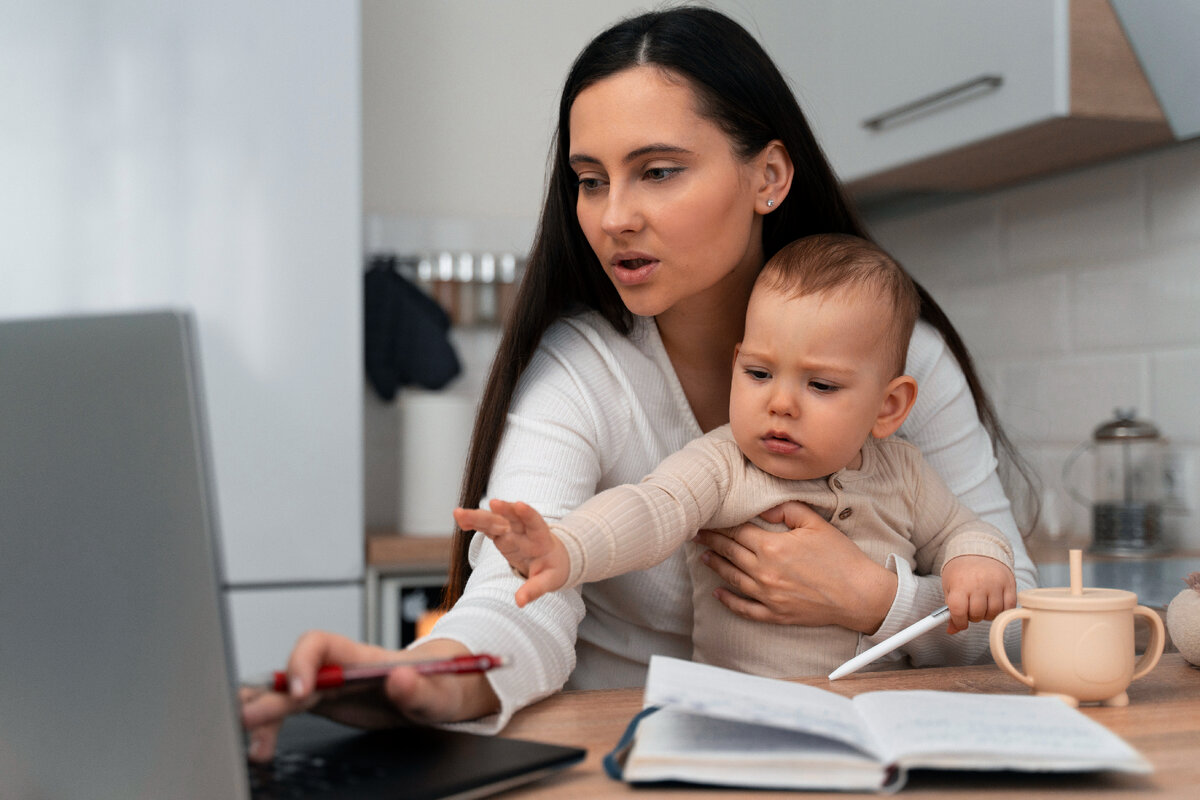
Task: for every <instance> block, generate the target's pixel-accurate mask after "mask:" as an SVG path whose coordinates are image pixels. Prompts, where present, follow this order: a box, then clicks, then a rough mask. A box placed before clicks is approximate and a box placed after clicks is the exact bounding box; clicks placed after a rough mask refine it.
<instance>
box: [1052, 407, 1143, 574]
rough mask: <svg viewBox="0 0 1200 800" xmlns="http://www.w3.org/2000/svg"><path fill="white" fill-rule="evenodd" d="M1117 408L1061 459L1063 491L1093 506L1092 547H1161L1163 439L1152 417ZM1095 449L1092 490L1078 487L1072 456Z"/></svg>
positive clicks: (1118, 550) (1116, 550)
mask: <svg viewBox="0 0 1200 800" xmlns="http://www.w3.org/2000/svg"><path fill="white" fill-rule="evenodd" d="M1136 416H1137V412H1136V411H1135V410H1134V409H1132V408H1117V409H1114V411H1113V417H1114V418H1113V419H1111V420H1109V421H1107V422H1105V423H1103V424H1101V425H1099V426H1098V427H1097V428H1096V429H1095V431H1093V432H1092V439H1091V441H1090V442H1085V443H1083V444H1081V445H1079V446H1078V447H1076V448H1075V450H1074V452H1072V453H1071V455H1070V457H1069V458H1068V459H1067V461H1066V463H1065V464H1064V465H1063V484H1064V485H1065V486H1066V488H1067V491H1068V492H1070V494H1071V496H1072V497H1074V498H1075V499H1076V500H1077V501H1079V502H1080V503H1082V504H1083V505H1084V506H1090V507H1091V511H1092V547H1091V551H1092V552H1094V553H1106V554H1111V555H1143V554H1146V553H1151V552H1154V551H1156V550H1158V549H1160V548H1161V547H1162V509H1163V503H1164V502H1165V501H1166V496H1167V482H1166V444H1167V443H1166V440H1164V439H1163V438H1162V436H1160V435H1159V432H1158V428H1156V427H1155V426H1154V424H1153V423H1151V422H1147V421H1146V420H1139V419H1137V418H1136ZM1089 451H1090V452H1092V453H1093V454H1094V467H1093V486H1094V488H1093V495H1092V497H1090V498H1088V497H1086V496H1084V495H1083V494H1082V493H1081V492H1079V491H1078V490H1076V489H1075V488H1074V486H1073V482H1072V480H1071V477H1070V472H1071V469H1072V467H1073V466H1074V464H1075V461H1076V460H1077V459H1078V458H1079V456H1081V455H1082V454H1083V453H1085V452H1089Z"/></svg>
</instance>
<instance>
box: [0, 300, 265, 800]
mask: <svg viewBox="0 0 1200 800" xmlns="http://www.w3.org/2000/svg"><path fill="white" fill-rule="evenodd" d="M201 397H202V392H201V390H200V384H199V374H198V359H197V355H196V349H195V343H194V337H193V332H192V326H191V322H190V319H189V317H188V315H187V314H185V313H176V312H162V313H159V312H154V313H138V314H119V315H110V316H89V317H72V318H58V319H45V320H20V321H11V322H0V681H2V682H0V786H3V787H4V792H3V793H4V795H5V796H6V797H18V798H23V797H54V798H76V797H79V798H84V797H87V798H142V797H144V798H152V797H153V798H161V797H181V796H188V797H222V798H224V797H244V796H245V795H246V785H247V784H246V777H245V761H244V756H243V754H242V749H241V737H240V735H239V733H238V730H239V728H238V722H237V719H236V714H237V709H236V703H235V702H234V688H233V685H232V680H231V677H230V676H231V675H232V670H231V669H230V665H231V663H232V660H231V655H232V654H231V653H230V651H229V643H228V641H227V638H226V635H225V632H224V631H225V628H224V625H223V623H224V620H223V619H222V617H221V613H222V612H223V609H224V607H223V600H222V598H221V592H220V584H221V581H220V573H219V569H220V567H219V564H220V561H219V558H218V553H217V552H215V548H216V546H217V544H216V542H217V539H216V536H215V533H216V532H215V524H216V514H215V508H214V505H213V498H212V496H211V492H212V489H211V487H212V483H211V480H210V476H209V461H208V454H207V451H206V448H207V439H206V435H205V428H204V415H203V409H202V403H201Z"/></svg>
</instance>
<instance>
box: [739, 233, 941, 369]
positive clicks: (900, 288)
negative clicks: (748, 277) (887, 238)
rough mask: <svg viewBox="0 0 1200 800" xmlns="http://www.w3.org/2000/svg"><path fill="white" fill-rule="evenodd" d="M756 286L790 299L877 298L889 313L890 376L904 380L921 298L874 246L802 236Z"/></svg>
mask: <svg viewBox="0 0 1200 800" xmlns="http://www.w3.org/2000/svg"><path fill="white" fill-rule="evenodd" d="M758 281H759V283H760V284H763V285H764V287H765V288H768V289H773V290H775V291H779V292H783V293H788V294H791V296H793V297H805V296H808V295H813V294H823V293H826V292H843V291H853V292H868V293H870V294H873V295H874V296H876V297H878V298H880V299H881V300H883V301H884V302H885V303H887V305H888V306H890V307H891V308H892V320H891V322H892V324H891V327H890V330H889V334H888V339H889V344H890V346H891V348H892V353H891V359H892V363H893V364H894V368H895V375H902V374H904V364H905V361H906V360H907V358H908V343H909V340H910V339H911V338H912V332H913V326H915V325H916V322H917V317H918V316H919V314H920V311H921V298H920V296H919V295H918V294H917V287H916V285H915V284H914V283H913V280H912V278H911V277H910V276H909V274H908V273H907V272H905V271H904V268H903V267H901V266H900V265H899V264H897V263H896V261H895V259H893V258H892V257H891V256H889V255H888V254H887V253H886V252H884V250H883V249H882V248H880V247H879V246H878V245H876V244H874V243H872V242H869V241H867V240H866V239H863V238H860V237H858V236H851V235H849V234H843V233H818V234H814V235H812V236H805V237H803V238H801V239H797V240H795V241H794V242H792V243H790V244H787V245H785V246H784V247H783V248H782V249H780V250H779V252H777V253H776V254H775V255H774V256H772V257H771V259H770V260H769V261H767V263H766V265H765V266H764V267H763V268H762V272H761V273H759V277H758Z"/></svg>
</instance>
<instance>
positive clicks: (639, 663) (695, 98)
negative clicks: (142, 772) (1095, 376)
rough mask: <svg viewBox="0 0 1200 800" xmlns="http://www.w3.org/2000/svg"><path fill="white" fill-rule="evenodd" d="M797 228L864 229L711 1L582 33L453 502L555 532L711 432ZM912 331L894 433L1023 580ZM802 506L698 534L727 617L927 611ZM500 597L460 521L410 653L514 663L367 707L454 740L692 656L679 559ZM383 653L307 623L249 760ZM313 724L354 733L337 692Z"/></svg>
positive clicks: (971, 416)
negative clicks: (449, 732)
mask: <svg viewBox="0 0 1200 800" xmlns="http://www.w3.org/2000/svg"><path fill="white" fill-rule="evenodd" d="M817 232H842V233H850V234H856V235H859V236H866V233H865V231H864V230H863V227H862V225H861V223H860V222H859V220H858V219H857V216H856V214H855V213H854V211H853V210H852V208H851V207H850V204H849V203H848V202H847V200H846V198H845V197H844V195H843V193H842V191H841V189H840V187H839V185H838V182H837V180H836V179H835V177H834V175H833V174H832V172H831V170H830V168H829V166H828V164H827V162H826V160H825V158H824V156H823V154H822V153H821V151H820V148H819V147H818V145H817V143H816V141H815V139H814V137H813V135H812V132H811V131H810V130H809V128H808V125H807V123H806V122H805V120H804V117H803V115H802V113H801V111H800V109H799V107H798V105H797V104H796V101H795V98H794V97H793V95H792V93H791V91H790V89H789V88H788V86H787V84H786V82H785V81H784V79H783V78H782V76H781V75H780V73H779V71H778V69H777V68H776V67H775V65H774V64H773V63H772V62H771V60H770V58H769V57H768V56H767V55H766V53H765V52H764V51H763V50H762V48H761V47H760V46H759V45H758V44H757V42H755V41H754V39H753V38H752V37H751V36H749V34H747V33H746V31H744V30H743V29H742V28H741V27H740V26H738V25H737V24H736V23H734V22H732V21H731V20H729V19H728V18H726V17H724V16H722V15H721V14H719V13H717V12H714V11H711V10H707V9H700V8H676V9H672V10H667V11H663V12H656V13H650V14H644V15H642V16H639V17H636V18H632V19H629V20H626V21H624V22H621V23H619V24H617V25H616V26H614V27H613V28H611V29H609V30H608V31H606V32H604V33H602V34H600V35H599V36H598V37H597V38H596V39H594V40H593V41H592V42H591V43H590V44H589V45H588V46H587V47H586V48H585V49H584V51H583V52H582V53H581V54H580V56H579V58H578V59H577V60H576V62H575V64H574V65H573V67H572V69H571V71H570V74H569V75H568V78H567V81H566V85H565V87H564V90H563V94H562V99H561V102H560V106H559V122H558V132H557V138H556V141H555V143H554V152H553V160H552V165H551V174H550V183H549V188H548V193H547V197H546V201H545V205H544V208H543V210H542V216H541V222H540V225H539V230H538V233H537V236H536V239H535V243H534V246H533V249H532V251H531V254H530V257H529V260H528V263H527V268H526V274H525V277H524V279H523V281H522V285H521V288H520V291H519V293H518V298H517V301H516V309H515V311H514V313H513V314H512V315H511V317H510V319H509V320H508V323H507V325H506V330H505V334H504V337H503V340H502V342H501V345H500V349H499V352H498V355H497V358H496V361H495V364H494V366H493V369H492V374H491V376H490V379H489V382H488V386H487V389H486V392H485V398H484V401H483V403H482V404H481V410H480V414H479V417H478V419H477V421H476V425H475V432H474V440H473V445H472V450H471V456H470V461H469V463H468V469H467V478H466V481H465V483H464V490H463V495H462V503H461V504H462V505H463V506H467V507H470V506H476V505H479V504H480V503H481V501H482V500H483V498H484V495H485V493H486V494H487V495H490V496H494V497H502V498H504V497H508V498H512V497H519V498H522V499H524V500H527V501H529V502H530V504H531V505H533V506H534V507H535V508H537V509H538V510H539V511H540V512H541V513H542V514H543V515H544V516H546V517H550V518H555V517H558V516H561V515H562V514H564V513H565V512H566V511H567V510H569V509H571V508H573V507H574V506H575V505H577V504H578V503H580V502H582V501H583V500H584V499H586V498H588V497H590V496H592V495H593V494H595V493H596V492H597V491H598V490H602V489H604V488H607V487H609V486H612V485H615V484H618V483H625V482H631V481H636V480H638V479H639V478H640V477H641V476H642V475H643V474H645V473H646V472H648V471H649V470H650V469H651V468H652V467H654V466H655V465H656V464H657V463H658V462H659V461H660V460H661V459H662V458H663V457H664V456H666V455H667V454H669V453H671V452H673V451H674V450H676V449H678V448H679V447H681V446H682V445H683V444H684V443H686V442H687V441H689V440H690V439H692V438H694V437H696V436H699V435H700V434H701V433H702V432H704V431H708V430H711V429H712V428H715V427H717V426H719V425H721V424H724V423H725V422H727V421H728V392H729V385H730V377H731V374H732V354H733V348H734V345H735V344H736V343H737V341H738V340H739V339H740V337H741V333H742V326H743V322H744V318H745V307H746V301H747V298H748V296H749V292H750V288H751V285H752V284H753V282H754V279H755V276H756V274H757V272H758V270H759V269H760V268H761V266H762V264H763V263H764V261H765V260H766V259H767V258H768V257H769V256H770V255H771V254H773V253H774V252H775V251H776V250H777V249H779V248H780V247H781V246H782V245H783V244H786V243H787V242H789V241H792V240H793V239H796V238H798V237H800V236H803V235H807V234H811V233H817ZM922 318H923V322H922V323H921V324H919V325H918V330H917V332H916V333H915V334H914V337H913V344H912V347H911V348H910V354H909V370H908V371H909V372H910V373H912V374H914V375H915V377H916V378H917V380H918V382H919V384H920V386H921V387H922V388H921V392H920V395H919V396H918V400H917V406H916V408H914V411H913V413H912V414H911V415H910V417H909V421H908V422H906V424H905V426H904V427H903V428H902V429H901V435H905V436H907V437H908V438H909V439H910V440H911V441H913V442H914V443H915V444H917V445H918V446H919V447H920V448H921V449H922V451H923V452H924V453H925V455H926V457H927V459H929V460H930V462H931V463H932V464H933V465H934V467H935V469H937V470H938V471H939V473H941V474H942V476H943V477H944V479H945V480H946V482H947V483H948V484H949V485H950V486H951V488H952V489H954V491H955V493H956V494H958V495H959V497H960V498H961V499H962V500H963V502H964V503H966V504H967V505H968V506H970V507H972V508H973V509H974V510H975V511H976V512H977V513H979V514H980V515H981V516H983V517H984V518H985V519H987V520H988V521H990V522H992V523H993V524H995V525H996V526H997V527H998V528H1000V529H1001V530H1002V531H1004V532H1005V535H1006V536H1008V538H1009V539H1010V540H1011V542H1012V545H1013V549H1014V551H1015V553H1016V566H1017V570H1016V572H1017V579H1018V589H1024V588H1028V587H1030V586H1032V585H1033V584H1034V581H1035V576H1034V571H1033V566H1032V564H1031V563H1030V561H1029V558H1028V556H1027V554H1026V553H1025V549H1024V547H1023V544H1022V542H1021V537H1020V534H1019V533H1018V532H1017V528H1016V525H1015V523H1014V521H1013V518H1012V515H1011V512H1010V510H1009V505H1008V501H1007V499H1006V498H1005V496H1004V492H1003V489H1002V488H1001V486H1000V481H999V479H998V477H997V474H996V469H995V464H996V462H995V459H994V457H993V451H992V443H991V441H990V440H989V435H988V430H991V431H992V432H993V436H994V437H997V438H998V441H999V442H1001V443H1002V444H1003V437H1002V435H1001V434H999V432H998V429H997V426H996V425H995V420H994V415H993V413H992V411H991V408H990V406H989V405H988V403H987V402H986V399H985V398H984V397H983V394H982V392H981V390H980V387H979V382H978V380H977V378H976V376H975V374H974V370H973V368H972V366H971V363H970V360H969V358H968V357H967V354H966V352H965V350H964V348H963V346H962V343H961V341H960V340H959V338H958V336H957V334H955V332H954V331H953V328H952V327H951V326H950V323H949V322H948V321H947V320H946V318H945V316H944V315H943V314H942V313H941V311H940V309H938V308H937V306H936V305H935V304H934V302H933V301H932V299H931V298H929V296H928V295H927V294H925V293H924V292H922ZM977 408H978V409H979V412H978V413H977V411H976V409H977ZM981 418H982V420H983V422H982V423H981V421H980V419H981ZM449 511H450V510H449V509H447V514H449ZM802 512H803V509H796V508H791V509H788V510H787V513H786V515H785V521H788V522H789V523H790V525H791V526H792V527H799V526H800V525H801V522H803V526H804V527H803V528H802V529H801V530H796V531H793V532H792V533H791V534H766V533H765V532H763V531H761V530H760V529H758V528H756V527H754V526H753V525H744V526H742V527H741V528H739V529H737V530H736V531H735V532H734V533H733V534H732V535H730V536H724V535H721V534H718V533H715V532H702V533H701V534H700V537H699V541H700V542H701V543H702V544H704V545H705V546H707V547H709V548H710V549H711V551H712V552H711V557H710V559H709V566H711V567H712V568H713V569H714V570H715V571H716V573H717V574H718V575H719V576H720V577H721V578H722V580H723V581H724V582H725V583H726V584H727V585H728V586H729V589H727V590H722V591H721V592H720V594H719V599H720V600H721V601H722V602H723V603H724V604H725V605H726V606H727V607H728V609H729V610H730V611H731V612H732V613H736V614H740V615H742V616H744V617H747V618H750V619H758V620H763V621H770V622H777V623H785V624H795V625H810V626H816V625H828V624H837V625H841V626H844V627H847V628H850V629H853V630H857V631H859V632H860V633H861V634H862V637H861V644H860V650H862V649H865V648H867V647H869V646H871V645H872V644H874V643H875V642H876V641H879V640H882V639H883V638H886V637H887V636H890V635H891V634H892V633H895V632H896V631H897V630H899V629H901V628H903V627H905V626H906V625H908V624H910V623H911V622H913V621H915V620H916V619H918V618H920V617H922V616H924V615H926V614H928V613H929V612H930V611H932V610H933V609H934V608H936V607H937V606H939V605H941V604H942V602H944V600H943V596H942V592H941V585H940V581H939V580H938V579H937V578H936V577H917V576H913V575H911V574H909V573H908V572H907V569H906V568H904V567H903V566H899V565H896V564H891V565H889V566H890V568H884V567H880V566H878V565H876V564H874V563H873V562H871V561H870V560H869V559H867V558H866V557H865V555H864V554H863V553H862V552H861V551H859V550H858V548H857V547H856V546H855V545H854V544H853V543H852V542H850V541H849V540H848V539H846V537H844V536H842V535H841V534H840V533H839V532H838V531H837V530H836V529H835V528H833V527H832V526H831V525H829V524H828V523H825V522H823V521H821V520H816V521H815V522H814V521H813V520H812V519H811V516H808V515H804V514H803V513H802ZM760 556H761V561H760ZM468 576H469V579H468ZM518 582H519V579H517V578H515V577H514V576H513V575H512V574H511V571H510V570H509V568H508V565H507V563H506V562H505V560H504V559H503V557H501V556H500V555H499V554H498V553H497V552H496V551H495V549H494V547H493V546H492V545H490V543H488V542H487V540H486V538H485V537H483V536H478V537H475V538H471V537H469V536H467V535H464V534H463V533H462V532H461V531H460V532H458V534H457V536H456V543H455V561H454V564H453V573H452V577H451V585H450V588H449V598H448V599H449V600H450V601H451V602H454V607H453V609H452V610H451V611H450V612H449V613H448V614H447V615H445V616H444V617H443V618H442V620H441V621H440V622H439V624H438V626H437V627H436V628H435V629H434V632H433V634H432V635H431V636H430V637H428V638H427V639H425V640H423V641H422V642H420V643H418V644H417V645H416V646H415V647H413V648H412V649H411V650H410V651H409V653H410V654H412V657H421V658H430V657H441V656H452V655H463V654H466V653H469V652H484V651H491V652H500V653H503V654H505V655H508V656H510V657H511V659H512V665H511V666H509V667H505V668H504V669H500V670H495V671H493V672H491V673H488V674H487V675H486V676H485V675H473V676H449V677H445V676H444V677H422V676H418V675H417V674H416V673H415V671H413V670H410V669H405V668H398V669H396V670H394V671H393V672H392V674H391V675H390V676H389V678H388V681H387V683H386V684H385V687H384V692H385V693H386V695H387V698H388V700H389V701H390V704H388V703H383V702H379V703H376V704H375V705H374V707H373V708H371V709H370V713H372V714H374V715H375V716H378V715H379V714H381V713H382V712H383V711H384V710H388V711H399V712H400V713H401V714H402V715H404V716H405V717H408V718H410V719H415V720H419V721H426V722H446V721H458V720H478V721H477V722H476V723H473V726H474V727H475V728H476V729H478V730H485V731H495V730H499V729H500V728H501V727H503V725H504V724H505V723H506V722H507V720H508V718H509V716H510V715H511V714H512V713H513V711H515V710H516V709H518V708H520V707H522V706H524V705H527V704H529V703H531V702H534V701H535V700H537V699H539V698H541V697H544V696H546V695H549V694H551V693H553V692H555V691H558V690H559V689H560V688H561V687H562V686H563V685H564V683H565V682H567V681H568V679H569V685H570V686H571V687H574V688H597V687H603V686H628V685H637V684H639V683H640V682H641V681H642V679H643V677H644V674H645V667H646V663H647V661H648V659H649V656H650V655H651V654H652V653H664V654H668V655H674V656H678V657H683V658H686V657H687V656H688V654H689V653H690V649H691V648H690V631H691V604H690V598H689V584H688V581H687V575H686V569H685V567H684V565H683V561H682V558H681V557H679V556H677V557H674V558H672V559H670V560H668V561H667V562H665V563H664V564H661V565H659V566H658V567H655V568H654V569H651V570H647V571H645V572H639V573H633V574H630V575H624V576H621V577H618V578H614V579H612V580H609V581H604V582H601V583H597V584H592V585H589V586H586V587H584V588H583V590H582V592H580V591H572V592H558V593H555V594H553V595H547V596H546V597H545V598H542V599H541V600H539V601H538V603H535V604H531V605H530V606H529V607H527V608H525V609H517V608H516V607H515V604H514V603H513V600H512V597H513V593H514V590H515V589H516V587H517V585H518ZM455 601H456V602H455ZM986 635H987V631H986V628H985V626H972V627H971V629H969V630H968V631H966V632H963V633H960V634H958V635H955V636H949V635H947V634H945V633H941V632H935V633H931V634H928V635H927V636H924V637H921V638H920V639H918V640H917V641H915V642H913V643H912V644H910V645H908V646H907V654H908V656H909V657H910V658H911V659H912V660H913V662H914V663H919V664H923V663H959V662H967V661H973V660H975V659H976V658H978V657H980V656H981V655H982V654H983V653H985V652H986V649H987V641H986ZM405 657H408V656H407V654H406V656H405ZM395 658H396V654H395V653H389V652H387V651H383V650H382V649H380V648H375V647H370V646H367V645H362V644H359V643H356V642H352V641H350V640H347V639H345V638H343V637H338V636H335V635H331V634H326V633H312V634H307V635H306V636H305V637H303V638H302V639H301V640H300V642H298V643H297V646H296V648H295V650H294V651H293V654H292V658H291V660H290V662H289V674H290V675H291V676H292V681H293V691H292V693H291V696H290V697H285V696H283V695H276V694H270V695H265V696H260V697H257V698H254V699H251V700H249V701H248V702H247V704H246V705H245V708H244V721H245V723H246V725H247V727H249V728H250V729H251V730H252V731H253V735H252V745H251V756H252V757H255V758H262V757H266V756H268V755H269V754H270V752H271V750H272V749H273V745H274V736H275V731H276V729H277V725H278V722H279V720H280V719H281V718H282V716H283V715H285V714H286V713H288V712H290V711H293V710H296V709H298V708H303V707H308V706H310V705H311V704H312V703H313V702H314V700H313V695H312V693H311V686H312V681H313V677H314V674H315V670H316V668H317V666H318V665H320V664H321V663H325V662H336V663H351V662H364V661H377V660H384V659H395ZM328 713H330V714H331V715H337V716H339V717H340V718H342V719H345V720H347V721H355V722H359V723H368V722H370V721H371V720H369V719H367V718H366V717H364V716H363V715H362V714H363V713H364V712H363V709H361V708H357V709H356V708H350V707H348V705H347V704H346V703H341V704H339V706H338V707H331V708H330V709H329V710H328Z"/></svg>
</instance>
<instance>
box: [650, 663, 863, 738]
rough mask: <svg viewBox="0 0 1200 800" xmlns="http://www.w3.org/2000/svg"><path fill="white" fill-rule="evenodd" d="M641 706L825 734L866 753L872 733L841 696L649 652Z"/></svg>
mask: <svg viewBox="0 0 1200 800" xmlns="http://www.w3.org/2000/svg"><path fill="white" fill-rule="evenodd" d="M644 705H646V706H664V707H668V708H677V709H682V710H685V711H690V712H691V713H693V714H700V715H703V716H708V717H716V718H719V719H728V720H734V721H737V722H747V723H755V724H759V725H767V726H770V727H774V728H784V729H787V730H794V731H802V732H804V733H811V734H816V735H818V736H827V737H830V738H832V739H836V740H837V741H840V742H845V743H847V744H850V745H853V746H855V747H857V748H859V749H861V750H863V751H865V752H868V753H877V752H879V749H878V746H877V745H876V743H875V741H874V739H873V738H872V734H871V732H870V730H869V729H868V728H867V726H866V725H864V724H863V722H862V720H861V719H859V716H858V713H857V712H856V711H855V709H854V705H853V703H851V701H850V700H848V699H847V698H845V697H842V696H841V695H838V694H834V693H833V692H827V691H825V690H823V689H817V688H816V687H813V686H806V685H804V684H802V683H791V682H790V681H783V680H778V679H775V678H761V677H758V676H755V675H747V674H746V673H744V672H737V671H735V670H729V669H722V668H720V667H714V666H710V665H708V664H697V663H694V662H691V661H683V660H681V659H676V658H669V657H667V656H652V657H651V659H650V671H649V674H648V675H647V677H646V694H645V700H644Z"/></svg>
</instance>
